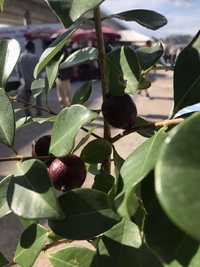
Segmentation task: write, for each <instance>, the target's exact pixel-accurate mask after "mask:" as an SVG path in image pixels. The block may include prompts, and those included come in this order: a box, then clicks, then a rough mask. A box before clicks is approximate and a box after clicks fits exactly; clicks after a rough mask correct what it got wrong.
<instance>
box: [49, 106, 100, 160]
mask: <svg viewBox="0 0 200 267" xmlns="http://www.w3.org/2000/svg"><path fill="white" fill-rule="evenodd" d="M96 117H97V113H96V112H93V111H90V110H89V109H87V108H86V107H84V106H81V105H73V106H71V107H69V108H65V109H63V110H62V111H61V112H60V113H59V115H58V116H57V119H56V121H55V124H54V127H53V131H52V138H51V145H50V153H52V154H53V155H55V156H56V157H62V156H65V155H67V154H68V153H70V152H71V151H72V149H73V146H74V142H75V137H76V135H77V134H78V131H79V130H80V128H81V127H82V126H83V125H85V124H86V123H88V122H90V121H92V120H93V119H95V118H96Z"/></svg>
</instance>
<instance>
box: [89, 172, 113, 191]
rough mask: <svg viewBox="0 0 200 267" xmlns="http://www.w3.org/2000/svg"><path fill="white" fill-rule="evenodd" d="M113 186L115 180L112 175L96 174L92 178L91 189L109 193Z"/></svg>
mask: <svg viewBox="0 0 200 267" xmlns="http://www.w3.org/2000/svg"><path fill="white" fill-rule="evenodd" d="M114 185H115V178H114V177H113V176H112V175H109V174H107V173H104V172H101V173H100V174H97V175H96V176H95V178H94V183H93V185H92V188H93V189H96V190H99V191H102V192H105V193H109V192H110V191H111V190H112V189H113V187H114Z"/></svg>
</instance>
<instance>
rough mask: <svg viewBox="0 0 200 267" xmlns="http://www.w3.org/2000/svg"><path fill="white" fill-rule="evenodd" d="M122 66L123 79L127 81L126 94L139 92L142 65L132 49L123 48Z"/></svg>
mask: <svg viewBox="0 0 200 267" xmlns="http://www.w3.org/2000/svg"><path fill="white" fill-rule="evenodd" d="M120 64H121V68H122V72H123V78H124V80H125V81H126V89H125V92H127V93H130V94H133V93H135V92H136V91H137V90H138V87H139V81H140V74H141V68H140V64H139V61H138V57H137V55H136V53H135V51H134V50H133V49H131V48H130V47H122V48H121V59H120Z"/></svg>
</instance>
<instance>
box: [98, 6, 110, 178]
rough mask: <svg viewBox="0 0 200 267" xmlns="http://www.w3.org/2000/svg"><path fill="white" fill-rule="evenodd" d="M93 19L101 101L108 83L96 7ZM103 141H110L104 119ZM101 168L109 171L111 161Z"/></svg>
mask: <svg viewBox="0 0 200 267" xmlns="http://www.w3.org/2000/svg"><path fill="white" fill-rule="evenodd" d="M94 18H95V29H96V36H97V48H98V58H99V68H100V72H101V88H102V98H103V101H104V99H105V96H106V93H107V92H108V83H107V77H106V51H105V44H104V38H103V33H102V28H101V26H102V25H101V11H100V7H99V6H98V7H96V8H95V9H94ZM103 135H104V139H106V140H108V141H110V140H111V131H110V127H109V125H108V123H107V122H106V121H105V119H104V134H103ZM103 168H104V170H105V171H106V172H107V173H110V171H111V161H110V158H108V159H107V160H106V161H105V162H104V164H103Z"/></svg>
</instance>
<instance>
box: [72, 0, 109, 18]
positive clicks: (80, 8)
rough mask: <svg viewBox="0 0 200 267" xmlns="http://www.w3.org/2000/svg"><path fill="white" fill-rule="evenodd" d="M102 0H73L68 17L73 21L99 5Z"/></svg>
mask: <svg viewBox="0 0 200 267" xmlns="http://www.w3.org/2000/svg"><path fill="white" fill-rule="evenodd" d="M102 2H104V0H73V2H72V6H71V10H70V17H71V19H72V20H73V21H75V20H77V19H78V18H79V17H81V16H82V15H84V14H85V13H86V12H88V11H90V10H92V9H94V8H95V7H97V6H98V5H100V4H101V3H102Z"/></svg>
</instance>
